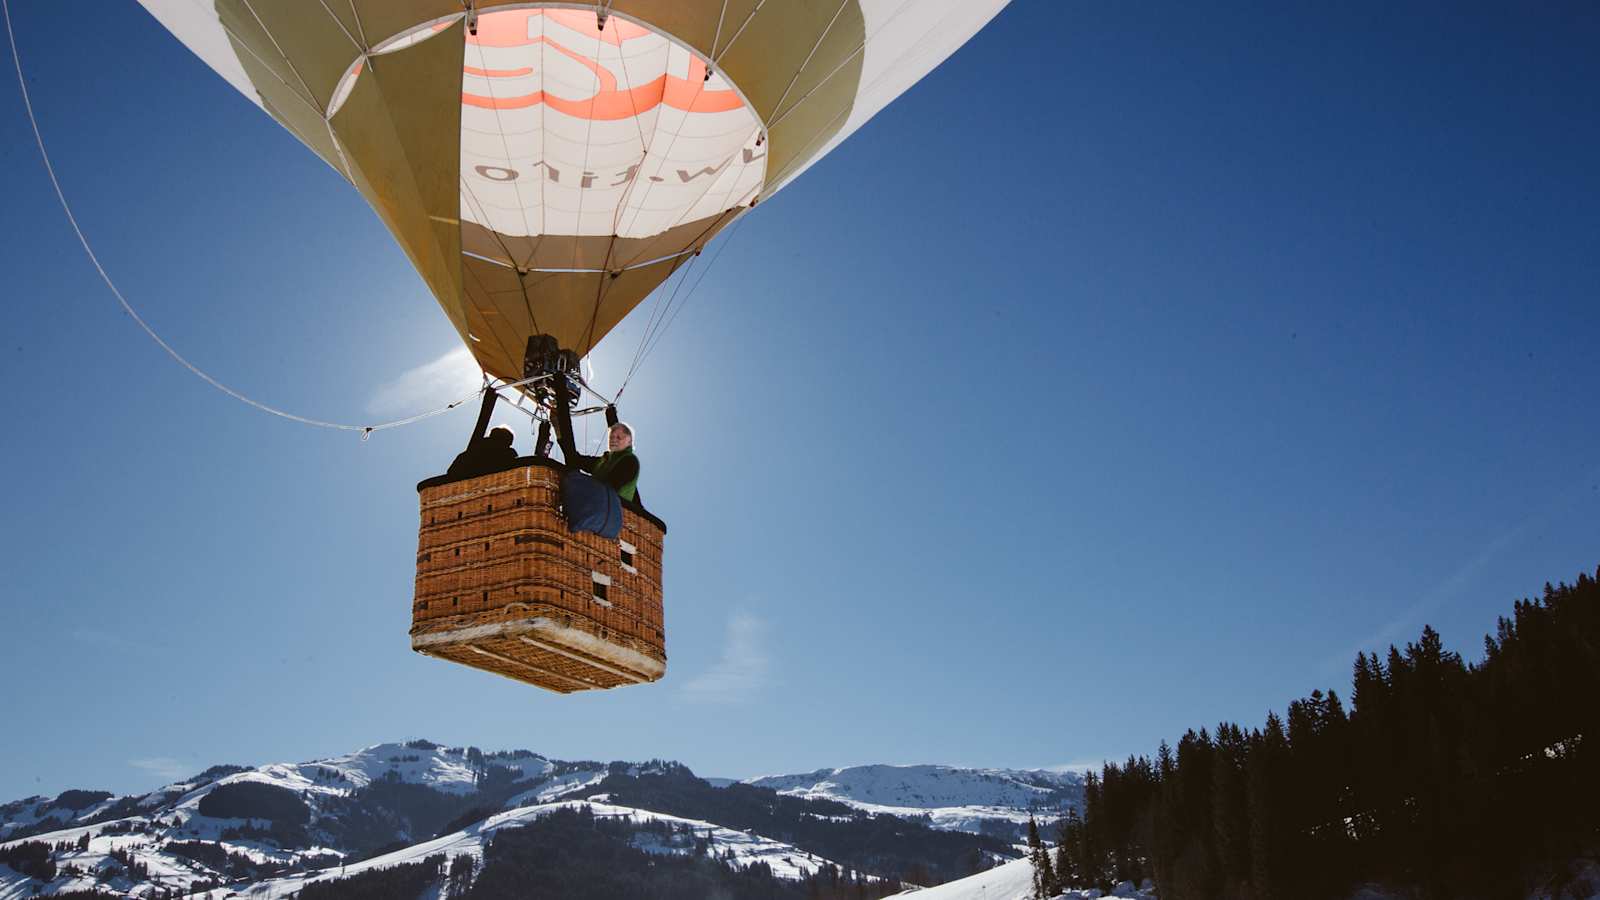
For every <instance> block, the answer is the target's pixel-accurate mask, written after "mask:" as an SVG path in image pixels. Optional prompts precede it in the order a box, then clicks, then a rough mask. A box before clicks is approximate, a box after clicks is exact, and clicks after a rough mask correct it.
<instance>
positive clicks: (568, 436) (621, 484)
mask: <svg viewBox="0 0 1600 900" xmlns="http://www.w3.org/2000/svg"><path fill="white" fill-rule="evenodd" d="M556 415H557V417H558V419H559V421H558V422H557V424H556V427H557V435H556V437H557V440H559V441H560V442H561V455H562V456H563V457H565V458H566V461H567V466H568V467H569V468H575V469H580V470H582V471H584V472H588V473H589V474H590V475H593V476H594V477H595V479H596V480H597V481H601V482H604V483H605V484H607V485H609V486H610V487H611V489H612V490H614V491H616V492H617V496H618V497H621V498H622V499H624V500H632V501H634V502H638V501H639V457H638V456H636V455H634V452H633V427H632V426H630V425H629V424H628V423H626V422H623V421H620V420H619V419H618V418H617V408H616V407H615V406H607V407H606V426H607V427H608V428H609V430H608V431H607V432H606V452H604V453H602V454H600V455H599V456H588V455H586V454H583V453H579V452H578V448H577V444H576V443H575V442H574V441H573V439H572V415H571V413H570V412H569V411H568V410H567V407H566V404H564V403H561V402H559V401H558V402H557V403H556Z"/></svg>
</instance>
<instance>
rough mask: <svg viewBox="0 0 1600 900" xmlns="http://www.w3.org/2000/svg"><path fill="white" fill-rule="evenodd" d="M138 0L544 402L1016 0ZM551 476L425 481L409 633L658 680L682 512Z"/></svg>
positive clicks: (425, 646) (499, 373) (443, 652)
mask: <svg viewBox="0 0 1600 900" xmlns="http://www.w3.org/2000/svg"><path fill="white" fill-rule="evenodd" d="M140 2H141V3H142V4H143V5H144V7H145V8H146V9H147V10H149V11H150V13H151V14H152V15H154V16H155V17H156V18H157V19H158V20H159V21H160V22H161V23H162V24H163V25H164V26H165V27H166V28H167V29H168V30H169V31H171V32H172V33H173V34H174V35H175V36H176V37H177V38H178V39H179V40H180V41H182V42H183V43H184V44H185V45H187V46H188V47H189V48H190V49H191V50H192V51H193V52H194V53H195V54H196V55H198V56H199V57H200V58H201V59H202V60H204V61H205V62H206V64H208V65H209V66H210V67H211V68H212V69H213V70H215V71H216V72H217V73H218V74H219V75H221V76H222V77H223V78H225V79H226V80H227V81H228V82H229V83H231V84H232V85H233V86H234V87H236V88H237V89H238V90H239V91H240V92H241V93H242V94H244V96H245V97H247V98H249V99H250V100H251V101H252V102H254V103H256V104H258V105H259V106H260V107H261V108H262V109H263V110H265V111H266V112H267V113H268V114H269V115H271V116H272V117H273V118H274V119H275V120H277V121H278V123H279V124H281V125H283V127H285V128H286V129H288V130H289V131H290V132H291V133H292V134H294V135H295V136H296V137H297V138H299V139H300V140H301V141H302V142H303V143H304V144H305V145H306V146H308V147H310V148H311V150H312V151H313V152H315V153H316V154H317V155H318V156H320V157H321V158H322V159H323V160H324V161H325V162H327V163H328V165H330V166H332V167H333V168H334V169H335V170H336V171H338V172H339V173H340V175H342V176H343V177H344V178H345V179H346V180H348V181H349V182H350V183H351V184H352V185H354V186H355V188H356V189H357V190H358V191H360V192H361V194H362V196H363V197H365V198H366V199H367V201H368V202H369V203H370V204H371V205H372V208H373V209H374V210H375V211H376V212H377V214H378V216H379V218H380V219H381V220H382V221H383V223H384V225H385V226H386V227H388V229H389V230H390V232H392V233H393V235H394V237H395V239H396V240H397V241H398V242H399V244H400V246H401V247H402V248H403V249H404V250H405V252H406V254H407V256H408V257H409V258H410V259H411V261H412V263H413V264H414V265H415V267H416V269H417V272H418V273H419V274H420V275H421V276H422V279H423V281H424V282H426V284H427V285H428V288H429V289H430V291H431V292H432V293H433V295H434V297H435V298H437V300H438V302H439V305H440V306H441V307H442V308H443V310H444V312H445V315H446V316H448V317H449V320H450V322H451V324H452V325H453V326H454V327H455V329H456V331H457V333H458V334H459V335H460V336H461V339H462V341H463V342H465V344H466V346H467V347H468V348H470V350H471V352H472V354H473V357H474V358H475V359H476V361H477V363H478V364H479V365H480V366H481V367H482V369H483V371H484V372H485V373H486V374H487V375H489V376H492V377H494V378H497V379H500V380H501V381H503V382H505V383H508V384H517V386H518V389H519V390H521V391H523V392H524V393H525V394H528V395H530V396H532V397H534V398H535V401H536V402H537V403H538V404H540V405H541V406H545V407H548V406H549V405H550V404H551V403H552V402H553V396H552V392H551V391H549V390H547V387H548V379H551V378H565V377H567V375H568V374H569V373H571V372H573V371H574V370H575V368H576V362H577V360H578V359H580V358H581V357H583V356H584V355H585V354H587V353H588V352H589V351H590V350H591V349H592V348H593V347H594V346H595V345H596V343H598V342H599V341H600V340H601V339H602V338H604V337H605V335H606V334H607V332H609V331H611V329H612V328H614V327H615V326H616V325H617V324H618V323H619V322H620V321H622V319H623V318H624V317H625V316H626V315H627V314H628V312H629V311H630V310H632V309H633V308H634V307H635V306H637V305H638V304H639V303H640V302H641V301H643V300H644V299H645V298H646V297H647V296H648V295H649V294H650V292H651V291H652V290H653V289H654V288H655V287H656V286H657V285H659V284H661V282H662V281H664V280H665V279H666V278H667V277H668V276H669V275H671V274H672V273H673V272H674V271H676V270H677V269H678V268H679V267H681V266H683V265H684V264H685V263H686V262H687V261H688V260H689V259H690V258H692V257H693V256H694V255H695V254H697V253H699V252H700V251H701V250H702V248H704V247H705V246H706V244H707V243H708V242H710V241H711V240H712V239H713V238H714V237H715V236H716V235H717V234H718V232H720V231H722V230H723V229H724V228H726V227H727V226H728V225H729V224H730V223H731V222H733V221H734V220H735V219H736V218H737V217H738V216H740V215H743V214H744V213H746V212H747V211H749V210H750V209H751V208H753V207H755V206H756V205H757V204H758V203H760V202H761V201H763V200H765V199H767V198H768V197H771V196H772V195H773V194H774V193H776V192H777V191H778V190H780V189H782V188H783V187H784V186H785V185H787V184H788V183H789V182H790V181H792V180H793V179H794V178H795V177H796V176H798V175H799V174H800V173H801V172H803V171H804V170H805V169H806V168H807V167H808V166H809V165H811V164H812V163H814V162H815V161H816V160H818V159H819V158H821V157H822V156H823V155H824V154H826V153H827V152H828V151H829V150H831V149H832V148H833V147H834V146H836V145H837V144H838V143H839V142H840V141H842V140H843V139H844V138H845V137H847V136H848V135H849V134H851V133H852V132H854V131H855V130H856V129H857V128H859V127H860V126H861V125H862V124H864V123H865V122H866V121H867V120H868V119H869V118H871V117H872V116H873V115H874V114H875V113H876V112H877V111H878V110H879V109H881V108H883V106H884V105H885V104H887V103H888V102H889V101H890V100H892V99H893V98H894V97H896V96H898V95H899V94H900V93H901V92H903V91H904V90H905V89H906V88H908V87H910V86H911V85H912V84H913V83H915V82H916V81H917V80H918V79H919V78H921V77H922V76H923V75H925V74H926V73H927V72H928V71H930V70H931V69H932V68H933V67H934V66H936V65H938V64H939V63H940V62H941V61H943V60H944V59H945V58H946V57H947V56H949V55H950V54H951V53H952V52H954V51H955V49H956V48H958V47H959V46H960V45H961V44H962V43H964V42H965V41H966V40H967V39H968V38H970V37H971V36H972V35H973V34H974V33H975V32H976V31H977V30H978V29H979V28H981V27H982V26H983V24H984V23H986V22H987V21H988V20H989V19H990V18H992V17H993V16H994V15H995V14H996V13H997V12H998V11H999V10H1000V8H1001V7H1003V6H1004V5H1005V2H1006V0H607V2H600V3H518V2H498V0H465V2H463V0H140ZM530 378H531V379H541V378H543V379H546V380H543V381H540V380H533V381H530V380H528V379H530ZM563 393H564V392H563ZM486 408H487V407H486ZM559 476H560V471H559V466H557V464H556V463H554V462H553V461H551V460H548V459H544V458H540V457H533V458H526V459H524V460H522V461H520V464H519V465H517V466H515V467H513V468H509V469H505V470H503V471H499V472H495V473H491V474H488V475H481V476H476V477H473V478H467V479H450V478H445V477H441V478H435V479H429V480H427V481H424V482H423V483H422V484H421V485H419V491H420V494H421V497H422V526H421V537H420V540H419V552H418V557H417V560H418V571H417V589H416V596H415V598H414V602H413V628H412V646H413V648H414V649H416V650H418V651H421V652H424V653H428V654H430V655H433V656H438V657H442V658H446V659H450V660H454V661H457V662H461V663H465V664H467V665H472V666H476V667H478V668H483V669H487V670H490V671H494V672H498V673H499V674H503V675H507V676H510V677H512V678H516V679H518V680H521V681H526V682H529V683H532V684H537V685H539V686H541V687H547V688H551V689H553V690H558V691H563V692H565V691H574V690H584V689H591V688H608V687H615V686H619V685H623V684H630V683H640V682H647V681H654V680H656V679H658V678H660V677H661V675H662V674H663V673H664V672H665V669H666V654H665V644H664V632H663V625H662V606H661V545H662V538H663V537H664V534H665V531H666V528H665V525H664V524H663V523H662V522H661V521H660V520H659V519H657V518H655V517H654V516H652V515H650V514H648V513H646V512H645V511H644V510H643V508H642V507H639V506H637V504H630V505H628V507H627V508H626V509H625V510H624V512H623V519H624V521H623V524H622V528H621V532H620V534H619V536H618V537H617V538H616V539H606V538H601V537H599V536H598V535H596V534H589V533H583V534H572V533H571V532H570V531H569V530H568V529H567V528H566V527H565V525H564V524H563V521H562V518H561V514H560V509H559V503H560V500H559V490H558V485H559Z"/></svg>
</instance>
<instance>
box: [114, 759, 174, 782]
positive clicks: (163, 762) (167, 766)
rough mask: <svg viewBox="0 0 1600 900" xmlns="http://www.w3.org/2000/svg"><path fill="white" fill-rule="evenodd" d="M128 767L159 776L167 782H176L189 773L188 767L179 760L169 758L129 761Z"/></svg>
mask: <svg viewBox="0 0 1600 900" xmlns="http://www.w3.org/2000/svg"><path fill="white" fill-rule="evenodd" d="M128 765H130V766H133V767H134V768H135V769H138V770H140V771H141V772H149V773H150V774H151V775H159V776H161V777H162V778H164V779H166V780H167V781H169V782H172V781H177V780H178V779H180V778H182V777H183V776H185V775H187V774H188V772H189V769H188V766H186V765H185V764H184V763H183V762H182V761H181V760H176V759H173V758H172V757H170V756H149V757H145V758H144V759H130V760H128Z"/></svg>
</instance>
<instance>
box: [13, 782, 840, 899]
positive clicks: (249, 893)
mask: <svg viewBox="0 0 1600 900" xmlns="http://www.w3.org/2000/svg"><path fill="white" fill-rule="evenodd" d="M579 808H587V809H589V810H590V811H591V812H593V813H594V815H595V816H597V817H614V818H623V817H626V818H632V819H633V820H634V821H636V822H666V823H670V824H672V825H676V826H679V827H681V828H684V829H689V830H692V831H693V832H694V833H695V834H696V835H697V836H699V837H702V838H703V839H705V840H709V841H710V847H711V850H712V852H713V853H714V854H716V855H718V856H721V855H723V854H724V853H726V854H729V855H730V857H731V858H732V859H733V860H734V861H735V862H737V864H739V865H749V864H751V863H754V862H764V863H766V864H768V865H770V866H771V867H772V871H773V873H774V874H775V875H777V876H778V877H779V878H799V877H802V876H805V875H808V874H810V873H812V872H815V871H816V870H818V869H819V868H821V867H823V866H825V865H828V864H829V862H828V861H827V860H825V859H822V858H821V857H818V856H814V855H812V854H810V853H806V852H805V851H803V850H798V849H796V848H795V847H792V846H790V845H788V844H785V843H782V842H779V841H772V840H768V839H766V838H762V837H757V836H755V835H750V834H746V833H744V832H742V831H734V830H732V829H729V828H721V827H719V826H717V825H714V824H712V823H710V822H701V821H697V820H694V819H680V818H677V817H676V816H665V815H661V814H658V813H652V812H648V811H645V810H638V809H630V808H628V807H625V806H611V805H609V804H605V803H587V802H583V801H572V802H567V803H548V804H543V805H539V806H526V807H522V808H520V809H513V810H510V811H508V812H503V813H500V814H499V815H495V816H491V817H489V818H487V819H485V820H483V821H482V822H479V823H477V824H475V825H472V826H469V827H468V828H465V829H463V830H461V831H457V832H455V833H454V834H449V835H446V836H444V837H441V838H435V839H434V840H431V841H423V842H422V843H419V844H414V845H412V846H410V847H407V848H405V849H404V850H398V851H395V852H394V853H387V854H384V855H383V856H378V857H374V858H373V859H369V860H366V861H364V862H360V863H356V864H354V865H351V866H348V867H345V868H341V869H337V870H331V871H327V872H318V873H313V874H305V875H296V876H292V877H288V878H275V879H271V880H268V881H264V882H261V883H259V884H256V885H252V886H250V887H248V888H243V889H240V890H239V895H240V896H242V897H252V898H260V900H278V898H288V897H292V896H293V895H294V894H295V892H297V891H299V890H301V889H302V888H304V887H305V886H306V883H307V882H309V881H313V880H316V879H317V878H319V877H322V878H327V877H338V878H343V877H349V876H352V875H357V874H360V873H362V872H366V871H370V870H373V869H384V868H389V867H391V866H396V865H399V864H401V863H409V862H419V861H421V860H423V859H426V858H427V857H429V856H432V855H434V854H443V855H444V856H445V858H446V860H447V861H453V860H454V859H455V858H456V857H457V856H461V855H467V856H470V857H472V859H473V861H474V864H475V865H481V863H482V861H483V850H484V847H486V846H488V843H489V841H490V839H492V838H493V837H494V835H495V834H496V833H497V832H499V831H501V830H503V829H507V828H519V827H521V826H523V825H525V824H527V823H528V822H529V821H530V820H533V819H537V818H539V817H540V816H544V815H549V814H550V813H551V812H553V811H555V810H558V809H579ZM636 846H637V847H638V848H639V849H641V850H644V851H645V852H647V853H659V854H678V855H682V854H687V853H690V852H693V849H694V848H693V846H692V845H682V844H670V843H666V844H664V843H646V842H642V841H641V842H639V843H638V844H636ZM0 900H6V898H5V895H4V894H0Z"/></svg>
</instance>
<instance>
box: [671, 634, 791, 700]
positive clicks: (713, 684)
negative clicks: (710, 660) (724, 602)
mask: <svg viewBox="0 0 1600 900" xmlns="http://www.w3.org/2000/svg"><path fill="white" fill-rule="evenodd" d="M767 630H768V626H767V623H766V622H765V621H763V620H761V619H758V618H756V617H755V616H752V615H749V614H747V613H738V614H735V615H734V617H733V618H732V619H730V620H728V638H727V643H726V644H725V645H724V646H723V648H722V658H721V659H720V660H718V661H717V663H716V665H714V666H712V667H711V668H709V669H707V670H706V671H704V672H702V673H700V674H699V675H696V676H695V677H693V678H691V679H689V680H688V681H687V682H685V683H684V685H683V687H682V688H680V689H679V692H680V693H681V694H682V696H683V697H684V698H685V699H688V700H692V701H695V702H698V703H726V704H734V703H744V702H747V701H749V700H751V699H752V698H754V697H755V696H756V695H757V694H758V693H760V692H761V691H762V690H763V689H765V688H766V687H767V685H768V683H769V682H770V672H771V669H772V658H771V656H770V655H769V654H768V652H767Z"/></svg>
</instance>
